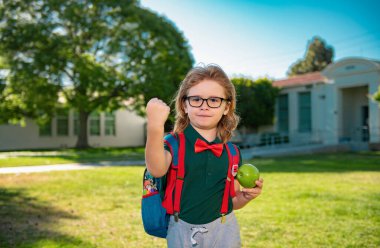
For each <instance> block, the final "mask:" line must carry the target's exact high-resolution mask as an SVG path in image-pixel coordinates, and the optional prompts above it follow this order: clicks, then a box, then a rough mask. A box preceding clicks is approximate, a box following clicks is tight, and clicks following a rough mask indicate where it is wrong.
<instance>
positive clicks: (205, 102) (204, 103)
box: [200, 100, 209, 109]
mask: <svg viewBox="0 0 380 248" xmlns="http://www.w3.org/2000/svg"><path fill="white" fill-rule="evenodd" d="M200 108H201V109H208V108H209V106H208V105H207V100H204V101H203V102H202V105H201V106H200Z"/></svg>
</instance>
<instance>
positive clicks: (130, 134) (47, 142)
mask: <svg viewBox="0 0 380 248" xmlns="http://www.w3.org/2000/svg"><path fill="white" fill-rule="evenodd" d="M73 116H74V115H73V113H72V112H70V114H69V134H68V136H58V135H57V122H56V119H53V121H52V135H51V136H40V135H39V127H38V125H37V124H36V123H35V122H34V121H33V120H30V119H27V120H26V125H25V126H20V125H0V150H21V149H41V148H46V149H50V148H53V149H54V148H65V147H74V146H75V144H76V141H77V136H75V135H74V124H73V123H74V121H73ZM100 120H101V121H100V124H101V128H100V135H99V136H91V135H89V136H88V137H89V138H88V140H89V144H90V145H91V146H93V147H130V146H143V145H144V143H145V125H144V123H145V119H144V118H142V117H139V116H137V115H136V114H135V113H133V112H131V111H128V110H118V111H116V112H115V129H116V135H111V136H106V135H105V133H104V130H105V128H104V123H105V122H104V120H105V115H104V113H101V115H100Z"/></svg>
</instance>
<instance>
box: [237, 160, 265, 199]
mask: <svg viewBox="0 0 380 248" xmlns="http://www.w3.org/2000/svg"><path fill="white" fill-rule="evenodd" d="M236 178H237V180H238V181H239V183H240V185H241V186H242V187H243V189H242V193H243V196H244V198H246V199H247V200H252V199H254V198H256V197H258V196H259V195H260V194H261V190H262V188H263V184H264V180H263V179H262V178H260V172H259V170H258V169H257V168H256V167H255V166H254V165H251V164H243V165H242V166H240V167H239V169H238V173H237V176H236Z"/></svg>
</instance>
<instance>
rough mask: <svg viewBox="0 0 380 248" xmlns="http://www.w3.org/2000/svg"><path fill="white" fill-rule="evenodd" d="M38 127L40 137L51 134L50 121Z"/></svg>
mask: <svg viewBox="0 0 380 248" xmlns="http://www.w3.org/2000/svg"><path fill="white" fill-rule="evenodd" d="M38 127H39V134H40V136H51V133H52V127H51V120H49V121H47V122H46V123H44V124H40V125H39V126H38Z"/></svg>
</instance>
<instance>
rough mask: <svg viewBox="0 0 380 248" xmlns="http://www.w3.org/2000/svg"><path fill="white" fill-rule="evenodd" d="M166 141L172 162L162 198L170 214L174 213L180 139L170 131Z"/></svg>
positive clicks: (163, 204)
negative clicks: (174, 192)
mask: <svg viewBox="0 0 380 248" xmlns="http://www.w3.org/2000/svg"><path fill="white" fill-rule="evenodd" d="M164 142H165V144H166V145H167V146H168V147H169V149H170V154H171V155H172V162H171V164H170V167H169V171H168V173H167V174H166V176H167V178H166V189H165V196H164V199H163V200H162V206H163V207H164V208H165V209H166V212H167V213H168V214H173V212H174V209H173V191H174V187H175V181H176V176H177V169H178V139H177V137H176V135H175V134H174V133H170V134H168V135H166V136H165V138H164Z"/></svg>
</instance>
